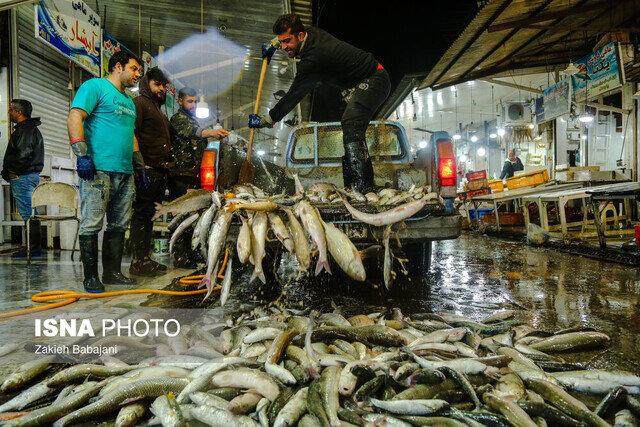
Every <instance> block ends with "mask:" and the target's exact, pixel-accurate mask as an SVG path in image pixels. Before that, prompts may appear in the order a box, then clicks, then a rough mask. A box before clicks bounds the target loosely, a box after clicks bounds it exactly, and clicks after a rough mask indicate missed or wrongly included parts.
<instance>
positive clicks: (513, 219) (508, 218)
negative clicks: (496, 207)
mask: <svg viewBox="0 0 640 427" xmlns="http://www.w3.org/2000/svg"><path fill="white" fill-rule="evenodd" d="M498 216H499V217H500V225H524V215H523V214H521V213H520V212H516V213H512V212H498ZM482 221H484V222H486V223H488V224H495V223H496V216H495V215H487V216H485V217H483V218H482Z"/></svg>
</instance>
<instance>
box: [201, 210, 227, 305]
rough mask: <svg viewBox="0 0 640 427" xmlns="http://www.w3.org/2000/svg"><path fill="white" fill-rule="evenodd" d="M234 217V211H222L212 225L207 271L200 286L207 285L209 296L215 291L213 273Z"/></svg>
mask: <svg viewBox="0 0 640 427" xmlns="http://www.w3.org/2000/svg"><path fill="white" fill-rule="evenodd" d="M232 217H233V213H231V212H226V211H221V212H220V213H219V214H218V218H217V219H216V222H215V224H214V225H213V227H211V233H210V234H209V249H208V252H207V272H206V273H205V275H204V277H203V278H202V281H201V282H200V287H203V286H206V288H207V296H208V295H209V294H211V291H213V283H214V282H215V280H212V279H211V275H212V274H213V269H214V267H215V265H216V262H217V261H218V257H220V254H221V253H222V248H223V247H224V243H225V241H226V240H227V232H228V231H229V226H230V225H231V218H232ZM216 273H217V272H216ZM205 299H206V297H205Z"/></svg>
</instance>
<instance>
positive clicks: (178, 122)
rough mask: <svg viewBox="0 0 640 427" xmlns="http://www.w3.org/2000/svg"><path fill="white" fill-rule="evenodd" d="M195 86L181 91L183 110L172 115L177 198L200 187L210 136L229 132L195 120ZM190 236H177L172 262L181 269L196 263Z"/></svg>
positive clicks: (172, 195)
mask: <svg viewBox="0 0 640 427" xmlns="http://www.w3.org/2000/svg"><path fill="white" fill-rule="evenodd" d="M196 95H197V92H196V90H195V89H193V88H190V87H184V88H182V89H180V91H178V103H179V104H180V109H179V110H178V112H177V113H176V114H174V115H173V117H171V147H172V150H173V159H174V166H173V168H172V169H171V178H170V180H169V195H170V198H171V199H176V198H178V197H180V196H182V195H183V194H185V193H186V192H187V190H189V189H193V188H199V187H200V177H199V175H200V163H201V162H202V153H203V152H204V150H205V148H206V147H207V138H214V139H221V138H224V137H226V136H227V135H229V132H228V131H226V130H224V129H203V128H202V126H201V125H200V123H198V119H196V116H195V112H196V99H197V98H196ZM190 242H191V239H190V238H189V237H188V235H187V234H186V233H185V234H183V236H181V237H180V238H178V241H177V242H176V250H175V251H174V261H173V265H174V266H175V267H179V268H193V267H195V266H196V262H195V259H196V258H197V256H198V255H197V254H192V253H191V249H190Z"/></svg>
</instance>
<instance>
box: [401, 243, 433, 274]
mask: <svg viewBox="0 0 640 427" xmlns="http://www.w3.org/2000/svg"><path fill="white" fill-rule="evenodd" d="M431 243H432V242H431V240H427V241H424V242H419V243H407V244H405V245H404V251H405V254H406V255H407V258H408V259H409V265H408V269H409V273H411V274H412V275H414V276H422V275H425V274H427V273H428V272H429V267H430V266H431Z"/></svg>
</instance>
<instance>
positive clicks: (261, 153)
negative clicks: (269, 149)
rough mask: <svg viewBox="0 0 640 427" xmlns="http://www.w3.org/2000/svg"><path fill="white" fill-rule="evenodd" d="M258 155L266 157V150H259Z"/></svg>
mask: <svg viewBox="0 0 640 427" xmlns="http://www.w3.org/2000/svg"><path fill="white" fill-rule="evenodd" d="M256 154H257V155H258V156H264V155H265V154H266V151H264V150H258V151H256Z"/></svg>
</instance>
